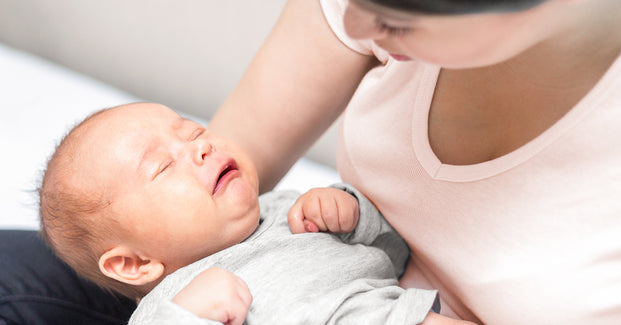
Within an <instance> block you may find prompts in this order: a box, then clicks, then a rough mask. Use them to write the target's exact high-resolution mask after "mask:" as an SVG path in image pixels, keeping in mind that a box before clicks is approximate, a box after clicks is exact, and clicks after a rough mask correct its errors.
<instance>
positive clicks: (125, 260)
mask: <svg viewBox="0 0 621 325" xmlns="http://www.w3.org/2000/svg"><path fill="white" fill-rule="evenodd" d="M99 269H100V270H101V272H102V273H103V274H104V275H106V276H107V277H110V278H113V279H115V280H117V281H121V282H124V283H127V284H131V285H143V284H147V283H150V282H153V281H155V280H157V279H159V278H160V277H161V276H162V275H163V274H164V264H162V262H160V261H156V260H153V259H148V258H145V257H143V256H140V255H138V254H136V253H134V251H133V250H131V249H129V248H127V247H125V246H116V247H114V248H112V249H110V250H108V251H107V252H105V253H104V254H103V255H101V257H100V258H99Z"/></svg>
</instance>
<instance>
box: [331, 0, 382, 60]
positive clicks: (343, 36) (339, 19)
mask: <svg viewBox="0 0 621 325" xmlns="http://www.w3.org/2000/svg"><path fill="white" fill-rule="evenodd" d="M320 3H321V8H322V10H323V14H324V16H325V18H326V21H327V22H328V25H329V26H330V28H331V29H332V32H333V33H334V35H336V37H337V38H338V39H339V40H341V42H343V44H345V45H346V46H347V47H349V48H350V49H352V50H354V51H356V52H358V53H360V54H363V55H374V56H375V57H376V58H377V59H378V60H379V61H380V62H382V63H386V61H388V58H389V54H388V52H386V51H385V50H383V49H381V48H380V47H378V46H377V45H376V44H375V43H374V42H373V41H372V40H370V39H364V40H358V39H353V38H351V37H349V36H347V33H346V32H345V25H344V24H343V17H344V16H345V9H346V8H347V0H320Z"/></svg>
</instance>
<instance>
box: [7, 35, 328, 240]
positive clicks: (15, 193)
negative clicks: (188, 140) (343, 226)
mask: <svg viewBox="0 0 621 325" xmlns="http://www.w3.org/2000/svg"><path fill="white" fill-rule="evenodd" d="M0 89H1V91H0V94H1V95H0V108H1V109H2V118H1V119H0V150H1V152H2V159H1V161H0V181H1V182H2V186H0V228H5V229H8V228H11V229H36V228H37V227H38V214H37V213H38V212H37V195H36V189H37V187H38V185H39V182H40V177H41V172H42V170H43V168H44V167H45V163H46V161H47V159H48V156H49V155H50V154H51V152H52V151H53V149H54V147H55V146H56V144H57V143H58V141H59V140H60V138H61V137H62V136H63V135H64V133H65V132H67V130H68V129H69V128H70V127H71V126H72V125H74V124H75V123H76V122H78V121H80V120H81V119H82V118H84V117H85V116H87V115H88V114H89V113H91V112H93V111H95V110H98V109H101V108H104V107H111V106H116V105H120V104H123V103H129V102H135V101H141V100H142V99H140V98H137V97H134V96H132V95H130V94H127V93H125V92H123V91H120V90H118V89H116V88H114V87H111V86H108V85H106V84H104V83H102V82H100V81H97V80H94V79H92V78H89V77H87V76H85V75H82V74H79V73H76V72H74V71H71V70H69V69H67V68H64V67H61V66H59V65H56V64H53V63H51V62H48V61H46V60H43V59H41V58H38V57H36V56H33V55H30V54H27V53H24V52H21V51H17V50H15V49H12V48H10V47H7V46H5V45H2V44H0ZM173 109H174V107H173ZM180 113H181V114H183V112H180ZM337 181H339V177H338V174H337V172H336V171H335V170H334V169H333V168H330V167H328V166H325V165H321V164H318V163H315V162H313V161H310V160H308V159H302V160H300V161H299V162H298V163H297V164H296V165H295V166H294V167H293V168H292V169H291V171H290V172H289V173H288V174H287V176H285V178H284V179H283V180H282V181H281V183H280V184H278V186H277V189H295V190H298V191H305V190H307V189H309V188H312V187H317V186H326V185H329V184H331V183H334V182H337Z"/></svg>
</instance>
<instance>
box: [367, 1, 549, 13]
mask: <svg viewBox="0 0 621 325" xmlns="http://www.w3.org/2000/svg"><path fill="white" fill-rule="evenodd" d="M358 1H362V2H364V1H368V2H373V3H376V4H378V5H380V6H384V7H387V8H393V9H398V10H404V11H410V12H419V13H426V14H439V15H456V14H471V13H479V12H511V11H520V10H525V9H528V8H531V7H534V6H536V5H538V4H540V3H543V2H545V1H547V0H358Z"/></svg>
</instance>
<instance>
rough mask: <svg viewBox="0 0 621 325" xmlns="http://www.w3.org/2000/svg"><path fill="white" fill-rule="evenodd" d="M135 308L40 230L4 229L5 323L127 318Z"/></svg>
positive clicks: (0, 240) (1, 301)
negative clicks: (85, 274) (64, 256)
mask: <svg viewBox="0 0 621 325" xmlns="http://www.w3.org/2000/svg"><path fill="white" fill-rule="evenodd" d="M135 308H136V304H135V303H134V302H133V301H131V300H130V299H127V298H125V297H122V296H118V295H114V294H111V293H108V292H106V291H104V290H102V289H100V288H99V287H97V286H96V285H95V284H93V283H91V282H89V281H87V280H84V279H82V278H80V277H78V276H77V275H76V273H75V272H73V270H72V269H71V268H69V266H67V265H66V264H65V263H63V262H62V261H60V260H59V259H58V258H57V257H56V256H55V255H54V254H53V253H52V252H51V251H50V250H49V249H48V248H47V247H46V246H45V244H44V243H43V241H42V240H41V239H40V238H39V236H38V234H37V232H35V231H24V230H0V325H5V324H10V325H14V324H93V325H99V324H101V325H111V324H126V323H127V320H128V319H129V317H130V316H131V313H132V312H133V311H134V309H135Z"/></svg>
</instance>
